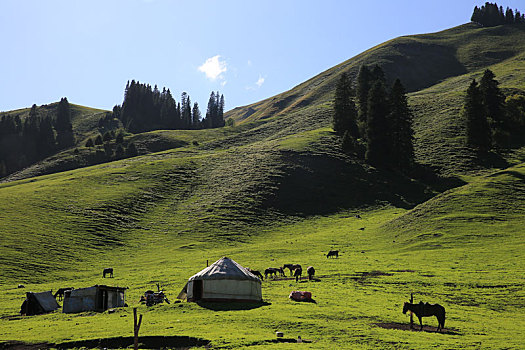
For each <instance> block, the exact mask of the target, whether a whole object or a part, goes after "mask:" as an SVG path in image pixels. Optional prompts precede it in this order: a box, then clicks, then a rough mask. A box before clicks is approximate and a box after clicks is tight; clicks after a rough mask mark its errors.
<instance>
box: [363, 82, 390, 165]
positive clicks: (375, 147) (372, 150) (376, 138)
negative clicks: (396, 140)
mask: <svg viewBox="0 0 525 350" xmlns="http://www.w3.org/2000/svg"><path fill="white" fill-rule="evenodd" d="M388 107H389V106H388V101H387V97H386V91H385V85H384V84H383V83H382V82H381V81H376V82H375V83H374V86H372V88H371V89H370V92H369V94H368V110H367V125H366V126H367V128H366V136H367V150H366V161H367V162H368V163H370V164H372V165H374V166H376V167H384V166H387V165H388V160H389V155H390V144H391V142H390V133H389V125H388V119H387V115H388V113H389V108H388Z"/></svg>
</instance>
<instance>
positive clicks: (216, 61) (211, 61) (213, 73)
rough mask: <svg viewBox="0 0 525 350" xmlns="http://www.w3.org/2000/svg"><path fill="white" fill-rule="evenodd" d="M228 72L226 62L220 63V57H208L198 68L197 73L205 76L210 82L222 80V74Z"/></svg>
mask: <svg viewBox="0 0 525 350" xmlns="http://www.w3.org/2000/svg"><path fill="white" fill-rule="evenodd" d="M227 70H228V68H227V66H226V61H224V60H222V61H221V56H220V55H217V56H213V57H210V58H208V59H207V60H206V62H204V63H203V64H202V66H200V67H199V71H201V72H203V73H204V74H206V78H208V79H210V80H213V81H214V80H217V79H221V80H222V79H224V76H223V75H222V73H224V72H226V71H227Z"/></svg>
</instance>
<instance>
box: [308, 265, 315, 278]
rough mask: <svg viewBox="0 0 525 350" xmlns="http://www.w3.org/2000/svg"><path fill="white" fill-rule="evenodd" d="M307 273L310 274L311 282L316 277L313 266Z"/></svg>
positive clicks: (309, 267)
mask: <svg viewBox="0 0 525 350" xmlns="http://www.w3.org/2000/svg"><path fill="white" fill-rule="evenodd" d="M306 273H307V274H308V280H309V281H311V280H312V279H313V278H314V275H315V269H314V267H313V266H308V268H307V269H306Z"/></svg>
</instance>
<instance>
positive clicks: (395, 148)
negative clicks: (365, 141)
mask: <svg viewBox="0 0 525 350" xmlns="http://www.w3.org/2000/svg"><path fill="white" fill-rule="evenodd" d="M389 102H390V114H389V115H388V123H389V125H390V127H389V129H390V132H391V148H390V150H391V160H390V162H391V163H392V165H393V166H394V167H395V168H397V169H400V170H404V169H408V168H410V167H411V166H412V164H413V162H414V130H413V129H412V113H411V112H410V108H409V107H408V99H407V97H406V93H405V88H404V87H403V84H401V81H400V80H399V79H396V81H395V82H394V85H393V86H392V89H391V91H390V97H389Z"/></svg>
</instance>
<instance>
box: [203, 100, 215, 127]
mask: <svg viewBox="0 0 525 350" xmlns="http://www.w3.org/2000/svg"><path fill="white" fill-rule="evenodd" d="M216 120H217V99H216V98H215V92H214V91H212V92H211V94H210V98H209V99H208V108H207V109H206V118H205V128H215V127H216V124H215V123H216Z"/></svg>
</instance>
